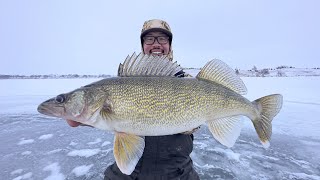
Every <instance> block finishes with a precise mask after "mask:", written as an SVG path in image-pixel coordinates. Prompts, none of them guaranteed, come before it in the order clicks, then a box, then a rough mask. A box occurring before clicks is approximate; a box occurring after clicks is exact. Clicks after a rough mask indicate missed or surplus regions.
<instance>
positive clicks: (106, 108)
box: [100, 99, 114, 119]
mask: <svg viewBox="0 0 320 180" xmlns="http://www.w3.org/2000/svg"><path fill="white" fill-rule="evenodd" d="M113 113H114V112H113V106H112V102H111V100H110V99H106V100H105V102H104V104H103V105H102V108H101V109H100V116H101V117H102V118H103V119H110V118H111V115H112V114H113Z"/></svg>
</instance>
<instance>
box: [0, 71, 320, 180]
mask: <svg viewBox="0 0 320 180" xmlns="http://www.w3.org/2000/svg"><path fill="white" fill-rule="evenodd" d="M242 79H243V80H244V82H245V84H246V86H247V88H248V94H247V95H246V97H247V98H248V99H250V100H255V99H257V98H259V97H261V96H264V95H268V94H273V93H280V94H283V96H284V104H283V108H282V110H281V111H280V114H279V115H278V116H276V118H275V119H274V121H273V135H272V140H271V146H270V148H269V149H267V150H265V149H264V148H263V147H262V145H261V144H260V142H259V140H258V137H257V135H256V133H255V130H254V128H253V125H252V124H251V122H250V120H249V119H247V118H243V120H244V121H245V127H244V128H243V129H242V131H241V135H240V137H239V139H238V140H237V141H236V143H235V145H234V146H233V147H232V148H230V149H228V148H226V147H224V146H222V145H221V144H219V143H218V142H216V141H215V140H214V138H213V137H212V135H211V133H210V132H209V131H208V129H207V127H206V126H205V125H203V126H202V127H201V129H200V130H198V131H197V132H196V133H195V140H194V151H193V153H192V154H191V156H192V159H193V161H194V166H195V169H196V171H197V172H198V173H199V175H200V178H201V179H292V180H297V179H310V180H320V133H319V132H320V116H319V113H320V95H319V92H320V77H281V78H280V77H279V78H271V77H270V78H252V77H251V78H242ZM93 81H95V79H37V80H32V79H30V80H19V79H13V80H0V86H1V89H0V93H1V94H0V127H1V131H0V142H1V146H0V153H1V159H0V161H1V164H0V168H1V172H0V175H1V179H14V180H22V179H47V180H51V179H52V180H53V179H54V180H60V179H103V172H104V170H105V168H106V167H107V166H108V165H110V164H112V163H113V162H114V158H113V134H112V133H111V132H104V131H102V130H98V129H94V128H90V127H78V128H71V127H69V126H68V125H67V124H66V122H65V121H63V120H62V119H58V118H49V117H45V116H43V115H40V114H39V113H38V112H37V110H36V108H37V106H38V104H39V103H41V102H42V101H44V100H46V99H48V98H50V97H53V96H55V95H58V94H60V93H63V92H68V91H71V90H73V89H74V88H77V87H80V86H82V85H86V84H88V83H91V82H93Z"/></svg>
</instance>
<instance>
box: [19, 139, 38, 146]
mask: <svg viewBox="0 0 320 180" xmlns="http://www.w3.org/2000/svg"><path fill="white" fill-rule="evenodd" d="M33 142H34V140H33V139H22V140H20V142H18V145H24V144H31V143H33Z"/></svg>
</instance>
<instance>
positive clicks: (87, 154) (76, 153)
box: [68, 149, 101, 158]
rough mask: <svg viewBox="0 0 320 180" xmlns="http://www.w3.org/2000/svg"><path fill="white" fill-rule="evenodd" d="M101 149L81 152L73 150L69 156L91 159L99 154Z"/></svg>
mask: <svg viewBox="0 0 320 180" xmlns="http://www.w3.org/2000/svg"><path fill="white" fill-rule="evenodd" d="M100 151H101V150H100V149H81V150H73V151H71V152H69V153H68V156H80V157H86V158H87V157H90V156H94V155H96V154H98V153H99V152H100Z"/></svg>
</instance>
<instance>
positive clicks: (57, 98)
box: [55, 94, 66, 103]
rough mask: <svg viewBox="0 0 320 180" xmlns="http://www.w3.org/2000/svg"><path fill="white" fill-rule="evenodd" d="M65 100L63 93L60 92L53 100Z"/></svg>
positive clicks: (61, 101) (58, 101) (59, 101)
mask: <svg viewBox="0 0 320 180" xmlns="http://www.w3.org/2000/svg"><path fill="white" fill-rule="evenodd" d="M65 100H66V97H65V95H63V94H60V95H58V96H57V97H56V98H55V101H56V102H57V103H63V102H64V101H65Z"/></svg>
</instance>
